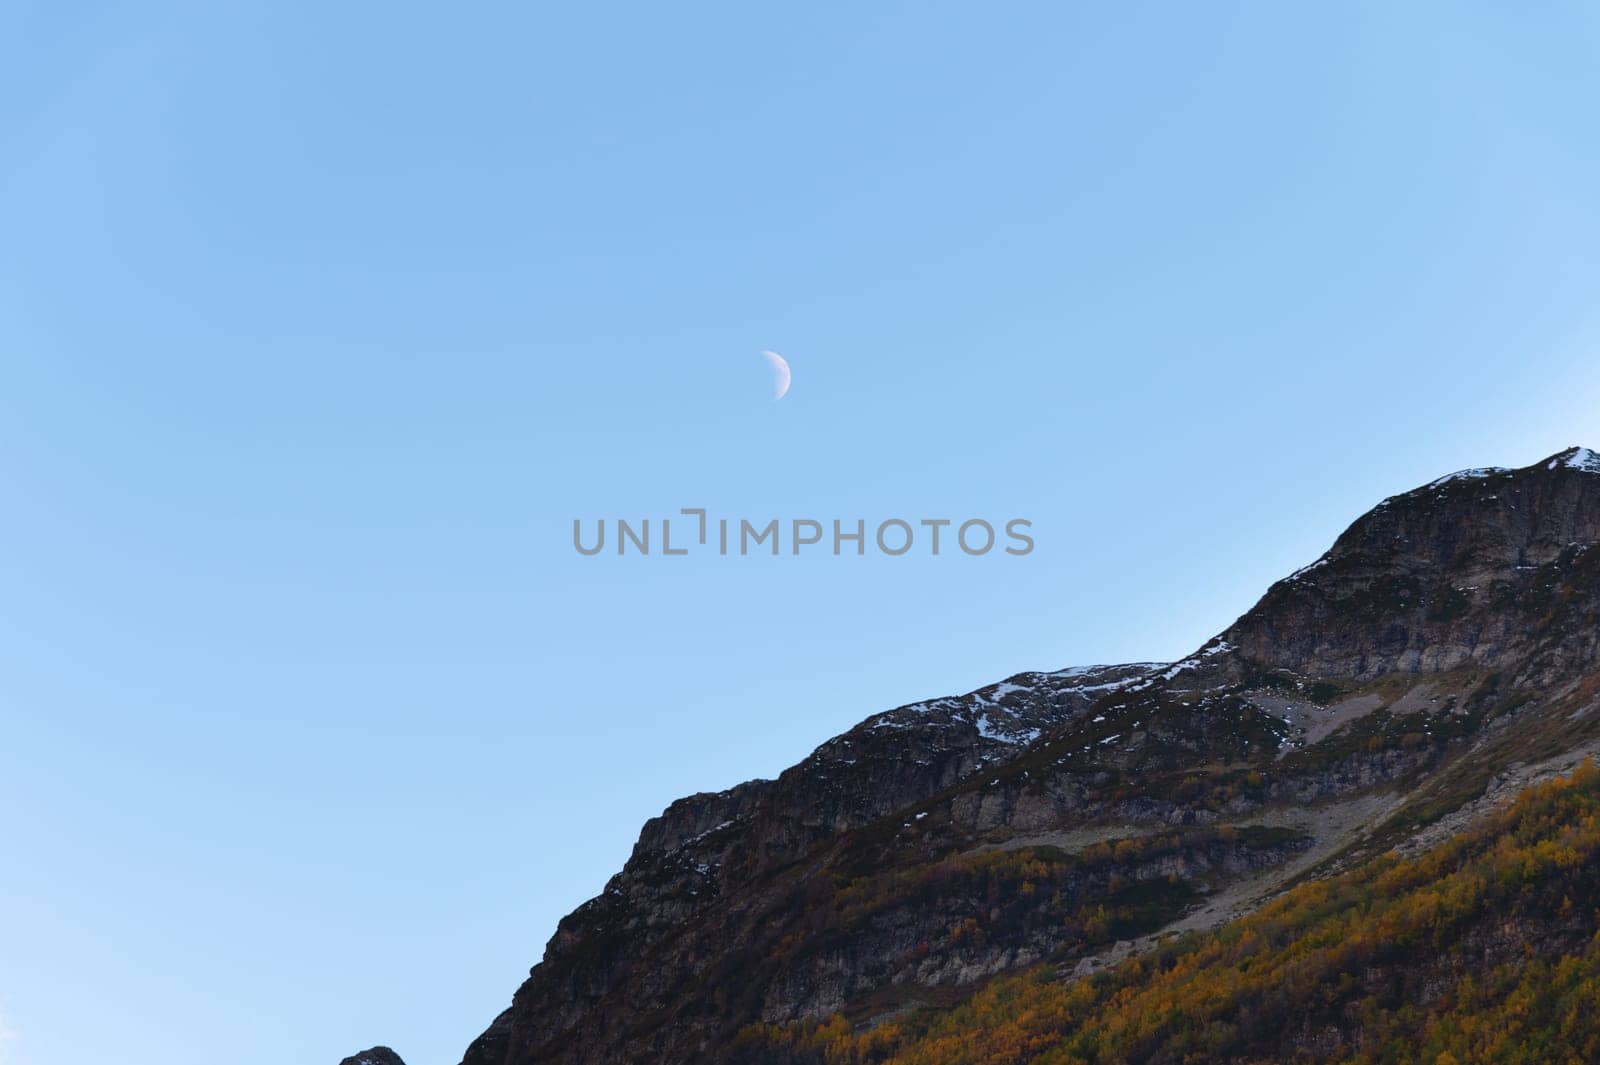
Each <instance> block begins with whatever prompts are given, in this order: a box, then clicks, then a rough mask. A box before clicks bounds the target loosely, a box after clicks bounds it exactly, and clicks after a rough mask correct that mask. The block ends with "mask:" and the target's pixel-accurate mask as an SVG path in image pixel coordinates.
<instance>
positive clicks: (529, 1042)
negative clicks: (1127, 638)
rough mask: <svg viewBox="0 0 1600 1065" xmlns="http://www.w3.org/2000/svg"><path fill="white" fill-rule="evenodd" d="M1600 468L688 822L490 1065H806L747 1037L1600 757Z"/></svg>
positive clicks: (972, 704)
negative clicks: (1199, 628) (1174, 640)
mask: <svg viewBox="0 0 1600 1065" xmlns="http://www.w3.org/2000/svg"><path fill="white" fill-rule="evenodd" d="M1595 473H1600V456H1596V454H1595V453H1594V452H1591V451H1589V450H1587V449H1584V448H1571V449H1568V450H1567V451H1564V452H1561V453H1560V454H1558V455H1554V456H1551V457H1550V458H1548V459H1545V460H1542V461H1541V462H1538V463H1535V464H1533V465H1531V466H1526V467H1522V468H1520V469H1502V468H1484V469H1475V470H1464V471H1461V472H1459V473H1456V474H1451V475H1449V476H1446V477H1442V478H1439V479H1437V480H1435V481H1432V482H1431V483H1429V484H1426V485H1424V486H1422V487H1420V488H1417V489H1415V490H1413V491H1410V492H1406V493H1402V494H1400V495H1397V496H1394V497H1391V498H1389V499H1386V500H1384V501H1383V502H1382V503H1380V504H1378V505H1377V506H1376V507H1374V508H1373V509H1372V510H1370V511H1369V512H1368V513H1366V514H1365V515H1363V516H1361V517H1360V518H1358V519H1357V520H1356V521H1355V522H1354V523H1353V524H1352V525H1351V526H1350V527H1349V528H1348V529H1347V530H1346V531H1345V532H1344V533H1343V534H1342V535H1340V536H1339V537H1338V539H1337V540H1336V541H1335V542H1334V544H1333V546H1332V547H1331V548H1330V549H1329V550H1328V551H1327V553H1325V554H1324V555H1323V556H1322V557H1321V558H1320V559H1318V560H1317V561H1315V562H1314V563H1312V564H1311V565H1309V566H1307V567H1305V568H1303V569H1302V570H1300V571H1298V572H1296V573H1294V574H1291V575H1290V576H1288V577H1286V578H1284V579H1283V580H1280V581H1278V582H1277V583H1275V584H1274V585H1272V587H1271V588H1269V589H1268V590H1267V592H1266V594H1265V595H1264V596H1263V597H1262V598H1261V600H1260V601H1259V602H1258V603H1257V604H1256V605H1255V606H1254V607H1252V608H1251V609H1250V610H1249V611H1247V612H1246V613H1245V614H1244V615H1243V616H1242V617H1240V618H1239V619H1238V621H1236V622H1235V623H1234V624H1233V625H1231V626H1230V627H1229V628H1227V629H1226V630H1225V631H1224V632H1222V633H1221V634H1220V635H1219V636H1217V637H1215V638H1213V639H1212V640H1210V641H1208V642H1207V643H1206V644H1204V645H1203V646H1202V647H1201V648H1200V649H1199V650H1198V651H1196V652H1195V653H1194V654H1192V655H1189V656H1188V657H1186V658H1184V659H1182V660H1180V661H1178V662H1175V663H1171V664H1164V663H1148V662H1146V663H1133V664H1128V665H1119V666H1095V667H1086V668H1079V669H1068V670H1058V671H1055V672H1038V673H1022V674H1017V675H1014V676H1012V677H1009V678H1007V679H1006V680H1003V681H999V682H997V683H994V684H990V685H987V686H985V687H982V688H979V689H976V690H975V691H972V692H969V693H967V694H966V695H960V696H947V697H943V698H936V699H928V700H923V701H920V702H915V703H909V704H907V705H905V706H901V707H898V708H896V709H893V710H889V711H886V712H883V713H879V714H876V715H873V716H871V717H868V718H867V719H866V720H864V721H863V722H862V723H861V724H859V725H857V726H856V727H855V728H853V729H851V730H849V731H848V732H846V733H844V734H842V735H840V736H837V737H834V738H833V739H831V740H828V741H826V742H825V743H823V744H821V745H820V746H819V747H818V748H817V749H816V750H815V751H813V752H812V754H811V755H810V756H808V757H807V758H806V759H804V760H803V761H801V762H800V763H798V764H797V765H795V766H793V767H791V768H790V769H788V770H786V771H785V772H784V773H783V774H781V775H780V776H779V777H778V778H777V779H776V780H756V781H750V782H748V783H745V784H741V785H739V786H737V787H734V788H730V789H727V790H725V791H721V792H715V793H703V794H700V795H694V796H690V797H688V798H686V799H681V800H679V801H677V802H675V803H673V804H672V805H671V806H669V807H668V808H667V810H666V811H664V812H663V813H662V814H661V816H659V817H657V818H654V819H652V820H651V821H650V822H648V823H647V824H646V825H645V827H644V830H643V831H642V832H641V834H640V837H639V842H638V844H637V845H636V847H635V848H634V851H633V855H632V856H631V857H630V859H629V861H628V863H627V865H626V866H625V867H624V868H623V870H622V871H621V872H620V873H618V874H617V875H616V876H615V877H613V878H612V880H611V881H610V882H609V883H608V884H607V885H606V888H605V890H604V892H603V893H602V894H601V895H599V896H597V897H596V898H595V899H593V900H591V901H590V902H588V903H585V904H584V905H583V906H582V907H580V908H579V909H578V910H576V911H575V912H574V913H572V914H571V915H569V916H568V917H567V918H565V919H564V920H563V921H562V922H561V925H560V927H559V929H558V930H557V933H556V935H555V937H554V938H552V940H551V941H550V944H549V947H548V948H547V950H546V953H545V957H544V960H543V961H542V962H541V963H540V964H539V965H537V966H535V967H534V969H533V971H532V972H531V974H530V976H529V979H528V981H527V982H526V983H525V984H524V985H523V986H522V988H521V989H520V990H519V991H518V992H517V994H516V996H515V998H514V999H513V1002H512V1005H511V1007H510V1008H509V1009H507V1010H506V1011H505V1012H504V1013H502V1014H501V1015H500V1016H499V1017H498V1018H497V1019H496V1020H495V1021H494V1022H493V1024H491V1025H490V1027H489V1029H488V1030H487V1031H485V1032H484V1033H483V1035H482V1036H480V1037H479V1039H478V1040H477V1041H476V1042H474V1043H473V1045H472V1046H471V1047H470V1048H469V1049H468V1052H467V1055H466V1059H465V1061H466V1065H535V1063H539V1065H543V1063H546V1062H549V1063H561V1065H600V1063H606V1065H622V1063H628V1062H644V1061H662V1060H667V1061H696V1062H701V1061H703V1062H707V1063H713V1065H734V1063H738V1065H743V1063H744V1062H747V1061H754V1060H759V1061H762V1062H763V1065H784V1063H786V1062H789V1061H791V1060H806V1061H809V1060H812V1059H808V1058H802V1059H793V1058H785V1057H776V1056H773V1054H772V1053H771V1052H770V1051H769V1050H766V1049H763V1050H761V1051H760V1052H759V1053H757V1054H756V1056H755V1057H753V1058H752V1057H749V1056H748V1054H747V1052H746V1050H741V1049H740V1048H741V1047H746V1048H747V1049H748V1046H749V1045H750V1044H749V1042H748V1039H749V1036H750V1033H751V1031H752V1030H753V1027H754V1028H760V1027H761V1026H766V1028H765V1029H762V1030H764V1031H767V1032H768V1034H771V1032H773V1031H781V1030H784V1026H786V1025H792V1024H799V1023H813V1022H818V1021H820V1020H821V1019H823V1018H826V1017H829V1016H834V1017H837V1018H838V1020H837V1022H830V1023H837V1024H844V1025H846V1026H853V1025H859V1026H862V1030H866V1029H868V1028H871V1027H872V1026H873V1025H874V1024H875V1023H876V1022H877V1021H878V1020H880V1019H882V1018H884V1017H887V1016H893V1015H895V1014H896V1013H897V1012H898V1011H903V1010H909V1009H914V1008H917V1007H919V1006H929V1005H937V1004H941V1003H943V1004H950V1003H954V1002H958V1001H961V999H962V997H963V996H964V995H966V994H968V993H970V989H971V988H972V987H974V986H975V985H976V984H978V983H979V982H981V981H983V980H985V979H987V978H989V977H991V976H994V975H996V974H1001V973H1005V972H1008V971H1011V970H1017V969H1020V968H1023V967H1027V966H1032V965H1036V964H1039V963H1041V962H1046V961H1048V962H1050V963H1051V964H1052V965H1055V966H1057V967H1058V968H1057V970H1056V971H1057V972H1058V973H1060V974H1062V976H1063V978H1065V977H1066V976H1067V975H1069V974H1078V973H1082V972H1089V971H1093V970H1094V969H1095V967H1096V966H1098V965H1100V964H1102V963H1103V962H1104V961H1105V960H1106V958H1107V957H1108V956H1121V955H1120V954H1118V952H1121V954H1126V953H1127V952H1130V951H1133V950H1137V949H1143V946H1148V945H1149V944H1150V943H1152V942H1154V940H1155V937H1157V936H1158V935H1160V934H1162V933H1163V932H1164V931H1171V930H1184V929H1194V928H1205V927H1209V926H1211V925H1213V924H1216V923H1218V922H1220V921H1223V920H1226V919H1228V918H1229V917H1230V916H1231V915H1234V914H1237V913H1239V912H1243V911H1244V909H1246V908H1248V906H1249V905H1252V904H1254V903H1255V902H1258V901H1260V900H1261V899H1265V898H1268V897H1271V896H1272V895H1273V893H1274V892H1277V891H1280V890H1282V888H1283V886H1284V885H1286V884H1288V883H1291V882H1293V881H1294V880H1296V879H1301V878H1304V877H1307V876H1312V875H1316V874H1318V873H1319V872H1321V871H1325V870H1326V869H1329V868H1332V867H1334V866H1336V865H1337V863H1340V862H1349V861H1351V860H1354V856H1358V855H1362V854H1369V853H1381V852H1383V851H1385V850H1387V849H1389V848H1390V847H1393V846H1396V845H1403V844H1406V843H1407V841H1408V840H1411V839H1414V838H1417V834H1418V833H1422V832H1427V831H1436V830H1437V826H1438V825H1439V824H1447V823H1448V821H1447V820H1445V819H1447V818H1449V817H1452V816H1457V815H1458V812H1459V811H1463V810H1468V811H1470V810H1471V809H1472V808H1473V804H1475V803H1477V802H1479V801H1480V800H1482V801H1487V799H1488V798H1489V797H1490V796H1491V795H1492V790H1493V788H1495V787H1497V786H1500V785H1501V784H1502V783H1503V782H1504V781H1506V780H1510V779H1516V774H1517V773H1518V772H1521V770H1520V769H1519V768H1518V767H1522V766H1525V765H1527V764H1529V763H1537V764H1538V765H1540V766H1547V767H1548V766H1552V765H1561V764H1571V763H1572V762H1573V760H1574V759H1575V758H1577V757H1579V756H1580V755H1581V754H1582V753H1583V752H1585V751H1590V750H1600V478H1596V477H1593V476H1591V474H1595ZM1462 816H1464V815H1462ZM764 1045H765V1044H763V1046H764ZM369 1053H370V1052H369ZM347 1065H351V1063H347ZM355 1065H361V1063H355ZM370 1065H393V1063H392V1062H387V1063H386V1062H373V1063H370Z"/></svg>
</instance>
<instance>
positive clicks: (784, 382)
mask: <svg viewBox="0 0 1600 1065" xmlns="http://www.w3.org/2000/svg"><path fill="white" fill-rule="evenodd" d="M761 354H762V356H763V357H765V358H766V360H767V363H768V364H769V365H770V366H771V367H772V401H773V402H774V403H776V402H777V401H778V400H780V399H782V398H783V397H784V396H786V395H788V393H789V363H788V362H787V361H786V360H785V359H784V357H783V356H782V355H779V354H778V353H777V352H776V351H763V352H762V353H761Z"/></svg>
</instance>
